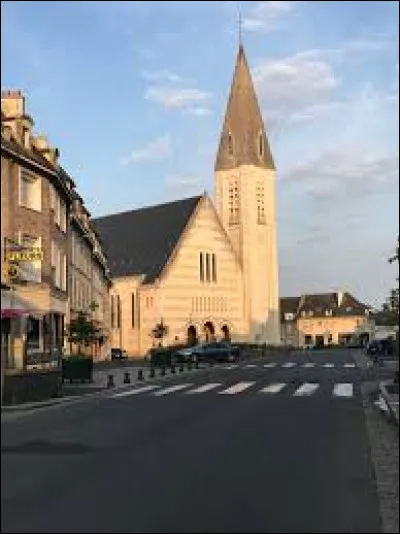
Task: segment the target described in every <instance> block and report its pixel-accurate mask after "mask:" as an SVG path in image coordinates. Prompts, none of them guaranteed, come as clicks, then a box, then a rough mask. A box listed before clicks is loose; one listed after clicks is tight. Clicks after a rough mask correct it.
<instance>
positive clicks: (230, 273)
mask: <svg viewBox="0 0 400 534" xmlns="http://www.w3.org/2000/svg"><path fill="white" fill-rule="evenodd" d="M201 254H202V256H203V259H202V260H201V259H200V255H201ZM207 256H208V258H207ZM201 262H203V267H202V268H201V267H200V263H201ZM207 262H209V264H208V275H207ZM213 262H214V263H213ZM213 264H214V267H213ZM201 269H203V277H204V280H203V281H202V280H201V276H202V275H201V272H200V271H201ZM213 269H214V271H215V272H213ZM207 276H209V278H210V281H214V282H215V283H219V282H221V283H222V284H228V285H229V286H230V285H231V283H233V280H234V279H235V277H236V284H237V283H238V278H237V277H238V276H239V277H240V276H241V266H240V263H239V260H238V258H237V256H236V253H235V251H234V249H233V247H232V244H231V242H230V239H229V237H228V235H227V234H226V232H225V230H224V228H223V226H222V224H221V221H220V220H219V217H218V214H217V212H216V210H215V208H214V206H213V204H212V201H211V199H210V198H209V196H208V195H206V194H205V195H204V196H203V197H202V199H201V201H200V202H199V204H198V206H197V208H196V210H195V212H194V213H193V215H192V218H191V221H190V223H189V224H188V226H187V227H186V229H185V231H184V232H183V234H182V236H181V238H180V240H179V243H178V245H177V247H176V249H175V252H174V254H173V255H172V257H171V259H170V262H169V264H168V265H167V266H166V268H165V270H164V277H165V281H166V283H168V280H171V279H172V278H174V279H175V278H179V280H180V282H181V283H182V285H183V286H184V285H185V283H186V284H192V283H198V284H199V285H200V286H201V285H202V284H203V283H204V282H207ZM213 277H215V278H216V279H217V280H213Z"/></svg>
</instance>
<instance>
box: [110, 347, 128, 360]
mask: <svg viewBox="0 0 400 534" xmlns="http://www.w3.org/2000/svg"><path fill="white" fill-rule="evenodd" d="M110 356H111V359H112V360H126V359H127V358H128V354H127V353H126V350H123V349H117V348H113V349H111V352H110Z"/></svg>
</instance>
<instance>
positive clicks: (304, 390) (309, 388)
mask: <svg viewBox="0 0 400 534" xmlns="http://www.w3.org/2000/svg"><path fill="white" fill-rule="evenodd" d="M318 388H319V384H311V383H310V382H305V383H304V384H302V385H301V386H300V387H299V388H298V389H297V390H296V391H295V392H294V393H293V395H294V396H295V397H300V396H303V395H312V394H313V393H314V392H315V391H316V390H317V389H318Z"/></svg>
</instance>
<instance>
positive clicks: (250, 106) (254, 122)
mask: <svg viewBox="0 0 400 534" xmlns="http://www.w3.org/2000/svg"><path fill="white" fill-rule="evenodd" d="M239 165H255V166H257V167H263V168H266V169H275V165H274V160H273V158H272V154H271V150H270V147H269V143H268V139H267V135H266V133H265V127H264V122H263V119H262V115H261V111H260V106H259V104H258V100H257V96H256V92H255V90H254V85H253V81H252V79H251V74H250V69H249V66H248V63H247V60H246V55H245V52H244V48H243V45H242V43H241V42H240V44H239V52H238V55H237V59H236V66H235V72H234V75H233V80H232V85H231V92H230V95H229V100H228V105H227V108H226V113H225V119H224V125H223V128H222V133H221V139H220V143H219V149H218V154H217V158H216V161H215V170H216V171H219V170H228V169H234V168H236V167H238V166H239Z"/></svg>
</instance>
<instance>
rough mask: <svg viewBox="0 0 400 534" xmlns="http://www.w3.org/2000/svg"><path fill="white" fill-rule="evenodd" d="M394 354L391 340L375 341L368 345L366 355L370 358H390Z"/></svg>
mask: <svg viewBox="0 0 400 534" xmlns="http://www.w3.org/2000/svg"><path fill="white" fill-rule="evenodd" d="M393 353H394V342H393V340H392V339H390V338H388V339H375V340H374V341H371V343H369V344H368V347H367V354H369V355H370V356H376V355H379V356H390V355H392V354H393Z"/></svg>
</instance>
